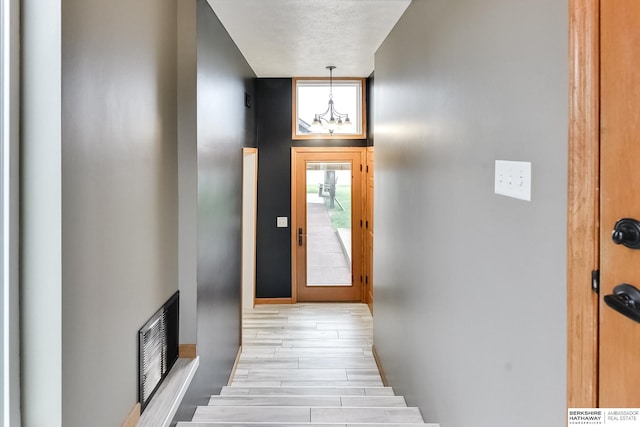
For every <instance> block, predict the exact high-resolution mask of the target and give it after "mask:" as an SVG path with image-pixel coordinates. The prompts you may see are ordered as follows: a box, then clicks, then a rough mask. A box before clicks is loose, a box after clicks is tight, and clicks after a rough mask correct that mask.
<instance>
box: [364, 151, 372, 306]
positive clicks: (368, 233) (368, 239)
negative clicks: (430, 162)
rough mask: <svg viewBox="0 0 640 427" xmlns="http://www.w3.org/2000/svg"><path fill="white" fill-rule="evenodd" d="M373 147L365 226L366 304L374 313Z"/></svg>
mask: <svg viewBox="0 0 640 427" xmlns="http://www.w3.org/2000/svg"><path fill="white" fill-rule="evenodd" d="M373 156H374V155H373V147H369V148H367V159H366V166H365V188H366V190H365V191H366V198H365V205H366V207H365V224H364V234H365V241H364V254H365V256H364V258H365V259H364V266H365V267H364V302H366V303H367V304H368V305H369V310H371V312H372V313H373V170H374V168H373V164H374V158H373Z"/></svg>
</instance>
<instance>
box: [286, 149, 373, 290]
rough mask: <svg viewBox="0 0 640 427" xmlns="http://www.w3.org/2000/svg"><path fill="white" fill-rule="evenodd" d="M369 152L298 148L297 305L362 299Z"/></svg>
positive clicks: (294, 163) (294, 232)
mask: <svg viewBox="0 0 640 427" xmlns="http://www.w3.org/2000/svg"><path fill="white" fill-rule="evenodd" d="M364 158H365V157H364V149H363V148H293V149H292V198H293V200H292V214H291V218H292V222H293V223H292V228H291V229H292V254H293V262H292V265H293V277H292V278H293V290H294V292H293V294H294V301H358V302H359V301H362V282H363V277H362V276H363V272H362V269H363V265H362V254H363V227H362V225H361V220H362V215H363V208H364V194H363V179H362V171H363V165H364Z"/></svg>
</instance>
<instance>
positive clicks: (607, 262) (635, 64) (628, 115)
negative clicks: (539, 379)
mask: <svg viewBox="0 0 640 427" xmlns="http://www.w3.org/2000/svg"><path fill="white" fill-rule="evenodd" d="M600 13H601V15H600V33H601V46H600V59H601V61H600V63H601V74H600V84H601V93H600V107H601V116H600V117H601V122H600V134H601V137H600V138H601V139H600V143H601V154H600V161H601V173H600V179H601V183H600V185H601V199H600V206H601V208H600V215H601V217H600V269H601V270H600V271H601V272H600V283H601V290H600V308H599V311H600V324H599V326H600V340H599V341H600V343H599V359H600V361H599V366H600V368H599V399H598V400H599V402H598V403H599V406H600V407H603V408H607V407H633V408H639V407H640V323H638V322H636V321H634V320H631V319H630V318H628V317H625V316H624V315H622V314H620V313H619V312H617V311H615V310H613V309H612V308H610V307H609V306H608V305H607V304H605V301H604V299H603V298H604V296H605V295H610V294H612V293H613V292H614V291H613V290H614V287H615V286H616V285H618V284H622V283H628V284H631V285H633V286H636V287H640V250H638V249H629V248H627V247H625V246H623V245H619V244H616V243H614V242H613V240H612V230H613V227H614V224H615V223H616V221H618V220H619V219H621V218H627V217H628V218H636V219H640V1H638V0H616V1H603V2H601V10H600ZM638 306H639V308H640V304H639V305H638Z"/></svg>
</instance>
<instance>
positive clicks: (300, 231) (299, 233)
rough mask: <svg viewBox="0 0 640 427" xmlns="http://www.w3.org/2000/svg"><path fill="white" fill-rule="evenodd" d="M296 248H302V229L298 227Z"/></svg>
mask: <svg viewBox="0 0 640 427" xmlns="http://www.w3.org/2000/svg"><path fill="white" fill-rule="evenodd" d="M298 246H302V227H298Z"/></svg>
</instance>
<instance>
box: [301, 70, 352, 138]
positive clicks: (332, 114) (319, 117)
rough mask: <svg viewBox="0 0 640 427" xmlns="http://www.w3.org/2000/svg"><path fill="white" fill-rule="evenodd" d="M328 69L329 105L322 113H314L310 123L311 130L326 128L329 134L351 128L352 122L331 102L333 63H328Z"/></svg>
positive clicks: (318, 131) (317, 131)
mask: <svg viewBox="0 0 640 427" xmlns="http://www.w3.org/2000/svg"><path fill="white" fill-rule="evenodd" d="M326 68H327V70H329V105H328V107H327V110H326V111H325V112H324V113H320V114H316V115H315V117H314V119H313V123H311V131H312V132H314V133H320V132H322V131H323V130H324V129H327V130H328V131H329V133H330V134H332V135H333V132H334V131H335V130H336V129H338V130H340V129H345V128H351V126H352V123H351V120H349V115H348V114H342V113H339V112H338V111H337V110H336V108H335V106H334V104H333V70H334V69H335V68H336V66H335V65H328V66H327V67H326Z"/></svg>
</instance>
